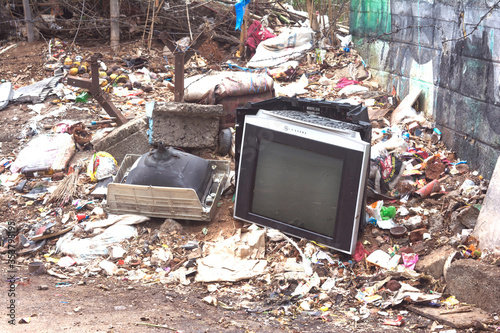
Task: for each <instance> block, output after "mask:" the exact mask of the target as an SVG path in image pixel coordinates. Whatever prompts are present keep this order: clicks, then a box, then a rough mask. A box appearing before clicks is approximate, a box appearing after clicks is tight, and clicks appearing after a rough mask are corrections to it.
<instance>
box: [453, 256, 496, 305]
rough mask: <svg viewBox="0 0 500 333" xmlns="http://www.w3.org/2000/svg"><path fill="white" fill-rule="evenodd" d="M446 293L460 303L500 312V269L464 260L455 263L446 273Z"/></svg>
mask: <svg viewBox="0 0 500 333" xmlns="http://www.w3.org/2000/svg"><path fill="white" fill-rule="evenodd" d="M446 286H447V287H446V292H447V293H449V294H451V295H454V296H455V297H456V298H457V299H458V300H459V301H461V302H466V303H468V304H475V305H476V306H477V307H479V308H481V309H483V310H486V311H490V312H498V309H500V297H499V296H500V267H498V266H493V265H488V264H485V263H483V262H481V261H477V260H472V259H464V260H457V261H455V262H453V263H452V264H451V265H450V267H449V268H448V270H447V271H446Z"/></svg>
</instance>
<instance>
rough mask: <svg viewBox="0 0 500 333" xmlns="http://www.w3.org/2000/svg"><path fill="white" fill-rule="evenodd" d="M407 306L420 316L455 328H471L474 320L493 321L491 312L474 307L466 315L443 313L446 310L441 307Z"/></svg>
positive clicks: (481, 321)
mask: <svg viewBox="0 0 500 333" xmlns="http://www.w3.org/2000/svg"><path fill="white" fill-rule="evenodd" d="M406 308H407V309H408V310H410V311H411V312H414V313H416V314H418V315H420V316H423V317H426V318H429V319H431V320H435V321H438V322H440V323H442V324H445V325H448V326H451V327H453V328H470V327H473V326H474V322H480V323H489V322H491V316H490V315H489V313H487V312H486V311H483V310H481V309H479V308H473V307H470V308H469V309H470V310H471V311H469V312H467V314H466V315H464V313H443V312H444V310H443V309H441V308H432V307H417V306H414V305H408V306H406Z"/></svg>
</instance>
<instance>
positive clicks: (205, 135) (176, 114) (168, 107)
mask: <svg viewBox="0 0 500 333" xmlns="http://www.w3.org/2000/svg"><path fill="white" fill-rule="evenodd" d="M223 115H224V109H223V106H222V105H200V104H190V103H175V102H166V103H156V104H155V108H154V110H153V141H154V142H163V144H165V145H168V146H174V147H183V148H213V147H215V146H216V144H217V136H218V134H219V117H221V116H223Z"/></svg>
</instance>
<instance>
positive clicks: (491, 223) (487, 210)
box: [472, 158, 500, 309]
mask: <svg viewBox="0 0 500 333" xmlns="http://www.w3.org/2000/svg"><path fill="white" fill-rule="evenodd" d="M498 221H500V158H498V160H497V165H496V167H495V170H494V171H493V176H492V177H491V181H490V185H489V187H488V191H487V192H486V198H485V199H484V202H483V207H482V208H481V212H480V213H479V217H478V219H477V222H476V226H475V228H474V232H473V233H472V234H473V235H474V236H476V237H477V238H478V239H479V248H480V249H481V250H482V251H483V252H484V251H498V252H500V223H498ZM498 295H500V294H498ZM499 298H500V297H499ZM498 309H500V306H499V307H498Z"/></svg>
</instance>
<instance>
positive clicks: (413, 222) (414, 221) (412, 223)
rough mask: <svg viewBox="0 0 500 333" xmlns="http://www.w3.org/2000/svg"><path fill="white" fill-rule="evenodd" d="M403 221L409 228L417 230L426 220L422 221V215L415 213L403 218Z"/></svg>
mask: <svg viewBox="0 0 500 333" xmlns="http://www.w3.org/2000/svg"><path fill="white" fill-rule="evenodd" d="M402 223H403V225H404V226H405V227H407V228H408V230H415V229H418V228H421V227H422V226H423V225H424V222H423V221H422V216H420V215H415V216H412V217H410V218H409V219H407V220H402Z"/></svg>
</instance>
